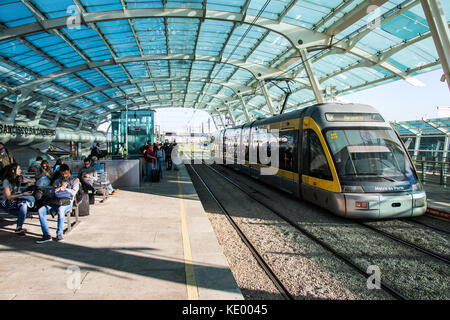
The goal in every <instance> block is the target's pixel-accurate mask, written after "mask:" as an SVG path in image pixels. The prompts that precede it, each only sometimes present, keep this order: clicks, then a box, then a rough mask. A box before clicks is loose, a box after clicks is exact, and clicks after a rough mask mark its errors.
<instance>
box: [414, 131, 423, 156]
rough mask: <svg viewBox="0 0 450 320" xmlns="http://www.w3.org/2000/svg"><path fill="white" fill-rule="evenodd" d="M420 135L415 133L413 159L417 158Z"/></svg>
mask: <svg viewBox="0 0 450 320" xmlns="http://www.w3.org/2000/svg"><path fill="white" fill-rule="evenodd" d="M421 137H422V135H421V134H420V133H419V134H416V143H415V144H414V160H417V156H418V155H419V148H420V139H421Z"/></svg>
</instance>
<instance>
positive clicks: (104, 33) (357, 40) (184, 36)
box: [0, 0, 450, 129]
mask: <svg viewBox="0 0 450 320" xmlns="http://www.w3.org/2000/svg"><path fill="white" fill-rule="evenodd" d="M442 5H443V10H444V13H445V15H446V17H450V1H442ZM305 50H307V52H309V58H308V57H307V58H306V60H305V56H303V59H302V58H301V57H302V52H303V53H304V52H305ZM304 61H306V62H307V63H305V62H304ZM308 64H310V66H311V67H312V69H313V70H314V72H315V75H316V77H317V79H318V81H319V82H320V85H321V86H322V88H324V89H329V90H332V91H334V94H337V95H339V94H341V95H342V94H348V93H351V92H353V91H356V90H361V89H366V88H370V87H373V86H376V85H380V84H383V83H386V82H389V81H393V80H399V79H403V80H407V81H409V82H411V83H412V84H417V81H416V80H415V79H413V78H411V76H414V75H417V74H419V73H422V72H428V71H431V70H434V69H436V68H439V67H440V62H439V57H438V54H437V52H436V49H435V46H434V43H433V39H432V37H431V33H430V30H429V28H428V24H427V20H426V18H425V15H424V12H423V10H422V6H421V4H420V1H419V0H406V1H405V0H389V1H387V0H373V1H363V0H227V1H219V0H207V1H206V0H205V1H201V0H189V1H173V0H163V1H157V0H57V1H55V0H22V1H12V0H0V79H1V80H0V98H1V101H0V105H1V106H0V112H2V113H3V119H4V120H9V121H11V120H15V121H20V120H23V121H29V120H33V119H34V120H35V121H38V123H39V121H40V122H41V123H42V124H46V123H48V124H50V123H52V121H54V120H55V119H59V121H60V123H59V125H63V126H68V127H70V126H71V127H76V128H85V129H95V128H97V127H98V125H99V124H101V123H103V122H105V121H107V120H108V115H109V114H110V113H111V112H114V111H118V110H122V109H124V108H125V104H126V101H128V106H129V107H130V109H133V108H149V107H151V108H153V109H157V108H164V107H187V108H197V109H201V110H205V111H207V112H209V113H210V114H212V115H214V114H217V113H218V112H222V113H226V112H229V113H231V115H232V118H235V119H236V120H237V121H246V119H247V120H248V118H252V117H256V116H265V115H268V114H270V113H273V112H277V111H279V109H280V107H281V104H282V102H283V99H284V92H283V90H281V89H282V88H283V87H285V86H286V84H285V83H283V82H282V83H277V82H267V89H268V96H269V97H271V100H272V101H273V105H272V106H270V105H269V104H268V103H267V100H266V99H267V97H266V96H267V95H265V94H264V90H263V87H264V86H263V83H264V80H266V79H271V78H288V79H291V80H292V81H291V82H290V88H291V90H292V92H293V94H292V95H291V96H290V98H289V103H288V105H287V109H297V108H301V107H304V106H307V105H310V104H312V103H314V102H315V101H316V97H315V92H314V90H313V88H314V87H312V85H311V82H310V80H309V78H308V73H307V68H308ZM276 84H277V85H278V86H277V85H276ZM243 105H245V106H246V108H247V110H248V114H247V116H248V117H246V114H245V110H244V108H243ZM55 117H56V118H55ZM36 119H37V120H36Z"/></svg>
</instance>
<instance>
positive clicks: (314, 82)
mask: <svg viewBox="0 0 450 320" xmlns="http://www.w3.org/2000/svg"><path fill="white" fill-rule="evenodd" d="M300 55H301V56H302V60H303V65H304V66H305V70H306V74H307V75H308V78H309V82H310V83H311V89H312V91H313V93H314V97H315V98H316V101H317V103H324V102H325V99H324V98H323V95H322V87H321V86H320V83H319V80H318V79H317V77H316V74H315V73H314V69H313V67H312V64H311V61H310V60H309V54H308V51H306V49H301V50H300Z"/></svg>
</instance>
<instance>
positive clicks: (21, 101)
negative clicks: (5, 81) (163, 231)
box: [5, 87, 34, 123]
mask: <svg viewBox="0 0 450 320" xmlns="http://www.w3.org/2000/svg"><path fill="white" fill-rule="evenodd" d="M33 90H34V87H33V88H26V89H23V90H22V91H21V92H20V95H19V96H18V98H17V101H16V104H15V105H14V107H13V109H12V110H11V113H10V114H9V116H8V118H6V121H5V122H6V123H14V122H15V121H16V116H17V114H18V113H19V110H20V108H22V107H23V106H24V105H25V104H26V102H27V100H28V98H29V97H30V94H31V93H32V92H33Z"/></svg>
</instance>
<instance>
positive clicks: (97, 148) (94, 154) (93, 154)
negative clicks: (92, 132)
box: [90, 142, 101, 158]
mask: <svg viewBox="0 0 450 320" xmlns="http://www.w3.org/2000/svg"><path fill="white" fill-rule="evenodd" d="M100 156H101V153H100V143H98V142H97V143H95V144H94V145H93V146H92V149H91V154H90V158H92V157H97V158H100Z"/></svg>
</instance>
